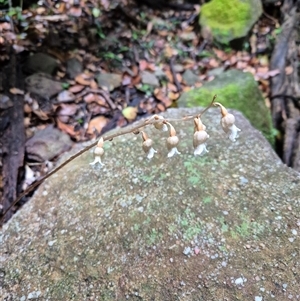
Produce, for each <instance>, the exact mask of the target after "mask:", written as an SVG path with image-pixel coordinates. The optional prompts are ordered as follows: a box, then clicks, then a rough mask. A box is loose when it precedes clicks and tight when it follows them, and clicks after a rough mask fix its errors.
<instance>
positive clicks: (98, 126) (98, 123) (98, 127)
mask: <svg viewBox="0 0 300 301" xmlns="http://www.w3.org/2000/svg"><path fill="white" fill-rule="evenodd" d="M107 122H108V119H107V118H105V117H104V116H98V117H95V118H93V119H92V120H91V121H90V123H89V127H88V129H87V133H88V134H89V135H93V134H95V131H97V133H99V134H100V133H101V131H102V129H103V128H104V127H105V126H106V124H107Z"/></svg>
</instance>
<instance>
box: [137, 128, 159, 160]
mask: <svg viewBox="0 0 300 301" xmlns="http://www.w3.org/2000/svg"><path fill="white" fill-rule="evenodd" d="M141 134H142V137H143V140H144V142H143V145H142V148H143V151H144V152H145V153H146V154H147V158H148V159H151V158H153V156H154V154H155V153H157V151H156V150H155V149H154V148H153V147H152V144H153V141H152V140H151V139H149V138H148V137H147V135H146V133H145V132H143V131H142V132H141Z"/></svg>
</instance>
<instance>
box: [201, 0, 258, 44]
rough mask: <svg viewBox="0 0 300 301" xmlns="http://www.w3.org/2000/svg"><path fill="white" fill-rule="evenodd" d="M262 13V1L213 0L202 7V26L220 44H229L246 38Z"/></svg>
mask: <svg viewBox="0 0 300 301" xmlns="http://www.w3.org/2000/svg"><path fill="white" fill-rule="evenodd" d="M261 13H262V8H261V3H260V1H256V0H248V1H242V0H231V1H227V0H212V1H211V2H209V3H207V4H204V5H203V6H202V10H201V14H200V25H201V26H202V27H203V28H209V30H210V31H211V33H212V35H213V36H214V38H215V39H216V40H218V41H219V42H221V43H228V42H230V41H231V40H233V39H236V38H241V37H244V36H245V35H246V34H247V32H248V31H249V30H250V28H251V27H252V26H253V24H254V23H255V22H256V21H257V19H258V18H259V16H260V15H261Z"/></svg>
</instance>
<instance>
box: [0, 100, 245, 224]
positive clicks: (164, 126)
mask: <svg viewBox="0 0 300 301" xmlns="http://www.w3.org/2000/svg"><path fill="white" fill-rule="evenodd" d="M216 97H217V96H216V95H215V96H214V97H213V100H212V101H211V103H210V104H209V105H208V106H207V107H206V108H205V109H204V110H203V111H202V112H201V113H200V114H198V115H195V116H186V117H183V118H181V119H165V118H164V117H163V116H160V115H154V116H152V117H151V118H148V119H146V120H143V121H141V122H140V123H138V124H137V125H136V126H134V127H130V128H125V129H123V130H120V131H118V132H117V133H115V134H112V135H107V136H105V137H103V136H102V137H100V139H99V140H98V141H96V142H93V143H92V144H91V145H89V146H87V147H85V148H84V149H82V150H81V151H79V152H77V153H76V154H75V155H73V156H71V157H70V158H69V159H67V160H66V161H65V162H63V163H62V164H61V165H59V166H58V167H56V168H54V169H53V170H52V171H51V172H49V173H48V174H47V175H45V176H44V177H43V178H41V179H40V180H38V181H36V182H35V183H33V184H32V185H31V186H29V187H28V188H27V189H26V190H25V191H24V192H23V193H21V194H20V195H19V197H18V198H17V199H15V200H14V201H13V202H12V203H11V205H10V206H9V207H8V208H7V209H6V211H5V212H4V213H3V215H2V217H1V218H0V225H1V224H2V222H3V220H4V217H5V215H6V213H7V212H8V211H9V210H10V209H11V208H12V207H13V206H14V205H16V204H17V203H18V202H19V201H20V200H21V199H22V197H23V196H25V195H26V194H28V193H29V192H30V191H32V190H33V189H34V188H35V187H37V186H38V185H40V184H41V183H43V182H44V181H45V180H46V179H47V178H49V177H50V176H51V175H53V174H55V173H56V172H57V171H58V170H60V169H61V168H62V167H64V166H65V165H67V164H68V163H69V162H71V161H73V160H74V159H75V158H77V157H79V156H80V155H81V154H83V153H85V152H86V151H88V150H90V149H91V148H93V147H95V149H94V161H93V162H92V163H90V164H91V165H95V164H100V165H101V166H103V165H104V164H103V162H102V158H103V155H104V148H103V144H104V143H105V141H111V140H112V139H114V138H115V137H118V136H122V135H125V134H129V133H133V134H141V137H142V144H141V146H142V149H143V151H144V152H145V154H146V156H147V158H148V159H151V158H153V157H154V155H155V154H156V153H157V151H156V150H155V149H154V148H153V140H152V139H150V138H149V137H148V135H147V133H146V131H145V129H144V128H145V127H147V126H151V125H152V126H154V127H155V128H156V129H157V130H159V131H162V132H168V134H169V136H168V137H167V139H166V146H167V149H168V157H169V158H170V157H173V156H175V155H180V152H179V151H178V149H177V146H178V144H179V138H178V136H177V134H176V130H175V128H174V126H173V125H172V124H171V123H172V122H176V121H190V120H193V121H194V136H193V146H194V155H195V156H201V155H204V154H205V153H208V150H207V148H206V141H207V139H208V138H209V135H208V134H207V132H206V126H205V125H204V124H203V123H202V120H201V116H202V115H203V114H204V113H205V112H206V111H207V110H208V109H209V108H211V107H213V106H216V107H219V108H220V113H221V120H220V123H221V126H222V128H223V130H224V132H225V133H226V134H227V136H228V138H229V139H230V140H231V141H233V142H234V141H235V140H236V139H237V138H238V133H239V131H240V129H239V128H238V127H237V126H236V125H235V117H234V115H232V114H230V113H228V111H227V109H226V108H225V107H224V106H223V105H222V104H220V103H218V102H215V99H216Z"/></svg>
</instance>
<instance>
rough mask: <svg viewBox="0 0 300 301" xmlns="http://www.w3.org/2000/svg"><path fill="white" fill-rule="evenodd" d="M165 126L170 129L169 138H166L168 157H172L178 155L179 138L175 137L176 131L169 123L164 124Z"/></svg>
mask: <svg viewBox="0 0 300 301" xmlns="http://www.w3.org/2000/svg"><path fill="white" fill-rule="evenodd" d="M166 124H167V125H168V126H169V127H170V137H168V138H167V148H168V151H169V153H168V157H169V158H170V157H173V156H174V155H175V154H180V152H179V151H178V149H177V145H178V143H179V138H178V137H177V136H176V131H175V129H174V127H173V126H172V124H171V123H169V122H166Z"/></svg>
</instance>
